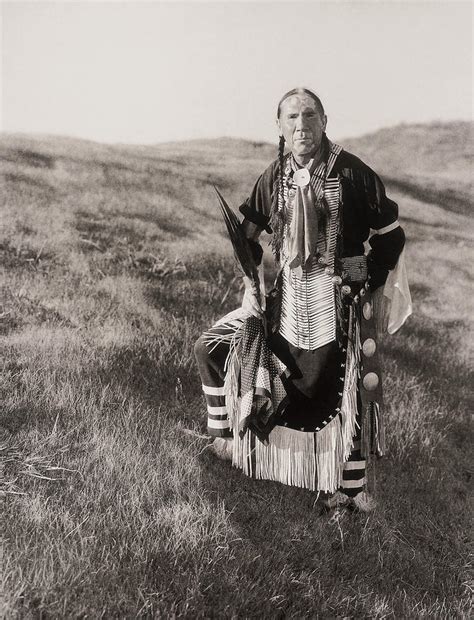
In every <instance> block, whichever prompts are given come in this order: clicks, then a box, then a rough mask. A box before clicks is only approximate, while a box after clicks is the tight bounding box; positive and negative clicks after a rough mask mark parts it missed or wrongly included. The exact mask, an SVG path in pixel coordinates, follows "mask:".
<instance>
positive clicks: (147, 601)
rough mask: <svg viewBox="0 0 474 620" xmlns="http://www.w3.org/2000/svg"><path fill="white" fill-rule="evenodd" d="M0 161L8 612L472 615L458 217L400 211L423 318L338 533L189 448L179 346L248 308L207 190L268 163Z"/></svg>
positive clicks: (414, 324) (189, 364)
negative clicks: (370, 466) (360, 494)
mask: <svg viewBox="0 0 474 620" xmlns="http://www.w3.org/2000/svg"><path fill="white" fill-rule="evenodd" d="M0 151H1V155H2V156H3V157H4V163H3V174H4V178H5V180H6V188H7V191H6V192H4V194H3V200H4V205H3V215H2V228H3V230H2V239H1V240H0V244H1V245H0V252H1V254H2V279H3V282H2V292H3V296H2V306H1V308H0V343H1V347H2V357H1V360H2V361H1V364H2V373H1V374H0V390H1V398H2V408H1V411H0V424H1V429H2V439H3V444H2V451H1V453H0V455H1V457H2V462H3V480H2V485H1V491H2V493H3V496H4V506H5V510H4V517H3V518H4V522H3V527H2V530H3V539H4V548H5V553H4V562H3V573H2V579H1V583H2V590H1V597H2V599H1V600H2V603H1V605H2V615H3V616H4V617H9V618H10V617H12V618H13V617H24V618H56V617H57V618H61V617H64V618H70V617H78V618H79V617H80V618H85V617H93V618H95V617H183V618H193V619H194V618H205V617H206V618H207V617H219V618H223V617H225V618H236V617H268V618H283V617H284V618H287V617H290V618H302V617H311V618H315V617H321V618H328V617H331V618H333V617H334V618H335V617H337V618H347V617H373V618H409V617H416V618H452V617H459V618H461V617H468V616H469V614H470V605H469V596H468V595H469V592H470V590H469V581H468V579H469V573H468V550H467V533H468V514H467V510H468V504H467V501H468V492H469V475H470V474H469V469H468V449H469V434H468V422H467V412H468V411H469V406H470V404H471V403H472V395H471V393H470V386H471V385H472V382H471V381H470V379H471V375H470V369H469V360H470V355H471V353H472V351H471V350H470V348H469V346H468V342H467V341H466V337H465V336H466V330H468V329H469V328H470V325H471V317H472V295H469V294H468V292H469V290H470V289H469V287H470V286H471V280H470V274H469V271H468V269H467V267H466V265H468V264H469V255H468V247H469V245H468V244H469V241H472V231H471V228H470V222H469V220H468V219H467V218H466V217H463V216H462V215H452V214H448V213H447V212H446V211H444V210H443V209H441V208H440V207H439V206H435V205H429V204H426V203H422V202H419V201H417V200H416V199H413V198H408V197H407V196H403V195H397V196H396V198H397V199H398V200H399V203H400V205H401V209H402V214H403V216H404V217H405V224H406V229H407V233H408V239H409V245H408V254H409V264H410V273H411V280H412V282H413V293H414V301H415V305H416V315H415V316H414V317H412V319H411V320H410V322H409V324H408V325H407V326H406V327H405V329H404V330H403V331H402V332H401V333H399V334H397V335H396V336H394V337H392V338H390V339H387V340H386V341H385V343H384V366H385V373H386V400H387V416H388V424H389V432H388V437H389V445H390V456H389V457H387V458H386V459H385V460H382V461H381V462H379V463H378V464H377V468H376V472H375V474H376V475H375V477H376V479H375V480H374V483H375V484H376V490H377V495H378V499H379V508H378V510H377V511H376V512H375V513H374V514H372V515H371V516H370V517H367V516H357V515H349V514H346V515H345V516H344V517H342V518H341V519H339V520H336V521H331V520H330V519H329V517H328V516H326V515H321V514H320V511H319V505H318V504H317V503H315V500H316V497H315V495H314V494H312V493H310V492H307V491H304V490H298V489H294V488H288V487H285V486H283V485H279V484H276V483H269V482H256V481H253V480H250V479H247V478H245V477H243V476H242V475H241V474H240V473H239V472H238V471H235V470H232V469H231V467H230V466H228V465H227V464H222V463H217V462H215V461H214V460H213V458H212V457H211V455H210V454H208V452H207V451H206V445H207V443H206V441H205V440H203V439H201V438H200V437H199V434H201V433H203V431H204V428H205V415H204V407H203V402H202V398H201V394H200V386H199V381H198V377H197V373H196V369H195V366H194V361H193V358H192V345H193V342H194V340H195V338H196V337H197V336H198V335H199V333H200V332H201V331H202V329H203V328H204V327H206V326H208V325H209V324H210V323H211V322H212V321H213V320H214V319H215V318H217V317H218V316H220V315H222V314H223V313H224V312H225V311H227V310H229V309H231V308H233V307H235V306H236V305H237V304H238V302H239V295H240V292H239V290H238V286H237V284H233V285H232V286H231V287H230V290H229V295H228V296H227V298H226V300H225V301H224V303H222V298H223V296H224V292H225V291H226V289H227V288H228V287H229V283H230V282H231V280H232V276H233V273H232V261H231V257H230V247H229V243H228V242H227V240H225V239H224V237H223V232H224V227H223V224H221V222H220V219H219V218H220V216H219V215H218V209H217V204H216V202H215V198H214V196H213V192H212V190H211V188H210V186H209V183H210V181H215V180H216V177H217V180H218V182H219V185H220V187H221V188H222V190H223V191H224V193H225V195H226V198H229V200H230V202H231V203H233V204H234V205H236V204H238V201H239V199H242V198H243V197H244V196H245V195H246V193H247V192H248V191H249V189H250V187H251V185H252V183H253V180H254V178H255V176H256V174H257V173H258V172H259V171H260V170H261V169H262V168H263V167H264V165H265V163H266V161H268V157H269V150H268V149H267V147H265V145H249V144H247V143H243V142H237V143H234V142H231V143H213V142H210V143H205V144H202V143H190V144H187V145H165V146H161V147H148V148H138V147H135V148H128V147H125V146H120V147H119V146H117V147H109V146H101V145H96V144H93V143H88V142H80V141H75V140H68V139H63V140H62V139H61V140H60V139H49V138H44V139H41V140H40V139H33V138H28V137H24V136H9V137H5V138H4V139H3V142H2V145H1V147H0ZM270 156H271V155H270ZM189 429H190V430H192V431H194V433H187V432H184V431H185V430H189ZM372 477H374V476H372Z"/></svg>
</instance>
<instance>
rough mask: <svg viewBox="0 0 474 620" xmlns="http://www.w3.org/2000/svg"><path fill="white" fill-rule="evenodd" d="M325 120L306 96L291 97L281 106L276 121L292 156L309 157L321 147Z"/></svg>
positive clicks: (315, 104)
mask: <svg viewBox="0 0 474 620" xmlns="http://www.w3.org/2000/svg"><path fill="white" fill-rule="evenodd" d="M326 122H327V118H326V115H325V114H324V115H323V116H321V113H320V112H319V110H318V106H317V103H316V101H315V100H314V99H313V98H312V97H310V96H309V95H306V94H301V95H292V96H291V97H288V98H287V99H285V100H284V101H283V103H282V105H281V112H280V118H279V119H278V120H277V124H278V127H279V129H280V132H281V133H282V134H283V137H284V138H285V141H286V144H287V145H288V147H289V148H290V149H291V151H292V153H293V155H296V156H300V157H301V156H305V155H311V154H312V153H313V152H314V151H316V150H317V149H318V148H319V146H320V145H321V140H322V137H323V132H324V131H325V130H326Z"/></svg>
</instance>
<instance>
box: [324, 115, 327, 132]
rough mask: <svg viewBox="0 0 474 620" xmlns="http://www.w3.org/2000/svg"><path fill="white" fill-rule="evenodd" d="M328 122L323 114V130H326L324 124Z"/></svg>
mask: <svg viewBox="0 0 474 620" xmlns="http://www.w3.org/2000/svg"><path fill="white" fill-rule="evenodd" d="M327 124H328V117H327V116H326V114H325V115H324V116H323V131H326V125H327Z"/></svg>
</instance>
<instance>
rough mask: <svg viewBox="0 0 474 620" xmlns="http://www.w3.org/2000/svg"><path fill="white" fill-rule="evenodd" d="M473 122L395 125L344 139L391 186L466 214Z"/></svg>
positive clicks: (469, 196) (470, 193) (468, 209)
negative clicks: (375, 168) (374, 167)
mask: <svg viewBox="0 0 474 620" xmlns="http://www.w3.org/2000/svg"><path fill="white" fill-rule="evenodd" d="M473 140H474V123H469V122H465V121H458V122H452V123H432V124H430V125H399V126H397V127H388V128H386V129H381V130H379V131H377V132H375V133H371V134H368V135H366V136H362V137H361V138H356V139H352V140H346V141H344V146H345V147H346V148H347V149H348V150H350V151H353V152H354V153H356V154H359V156H360V157H362V158H363V159H364V160H365V161H367V163H369V165H373V166H376V167H377V170H379V171H380V173H381V174H382V175H383V177H384V179H385V180H386V181H387V182H388V184H389V185H391V186H392V187H395V188H396V189H398V190H400V191H402V192H405V193H408V194H409V195H411V196H413V197H415V198H419V199H420V200H424V201H428V202H436V203H438V204H440V205H442V206H443V207H444V208H445V209H449V210H452V211H454V212H456V213H463V214H465V215H470V213H471V207H472V197H473V185H472V183H473V163H474V162H473V153H472V144H473Z"/></svg>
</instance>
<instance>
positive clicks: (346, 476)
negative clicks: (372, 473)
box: [340, 439, 367, 497]
mask: <svg viewBox="0 0 474 620" xmlns="http://www.w3.org/2000/svg"><path fill="white" fill-rule="evenodd" d="M365 467H366V461H365V459H364V458H363V457H362V456H361V453H360V439H358V440H356V441H355V442H354V448H353V450H352V452H351V455H350V456H349V460H348V461H347V462H346V463H344V469H343V472H342V485H341V489H340V490H341V491H342V492H343V493H345V494H346V495H348V496H349V497H355V496H356V495H357V494H358V493H360V492H361V491H363V490H364V486H365V484H366V482H367V479H366V475H365V473H366V472H365Z"/></svg>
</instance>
